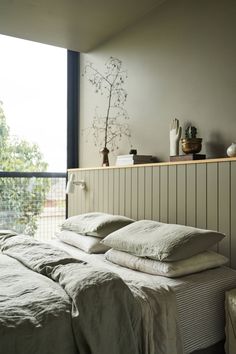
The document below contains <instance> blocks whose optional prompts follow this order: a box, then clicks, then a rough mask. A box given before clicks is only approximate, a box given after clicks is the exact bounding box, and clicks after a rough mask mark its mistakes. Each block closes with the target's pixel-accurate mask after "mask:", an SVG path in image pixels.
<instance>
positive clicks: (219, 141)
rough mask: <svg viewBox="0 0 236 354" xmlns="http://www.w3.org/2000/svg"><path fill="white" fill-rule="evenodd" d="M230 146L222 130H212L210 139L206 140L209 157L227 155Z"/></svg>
mask: <svg viewBox="0 0 236 354" xmlns="http://www.w3.org/2000/svg"><path fill="white" fill-rule="evenodd" d="M228 146H229V143H228V142H226V141H225V140H224V137H223V136H222V134H221V133H220V132H218V131H215V132H212V133H211V134H210V139H209V141H206V142H205V149H206V155H207V158H217V157H226V156H227V154H226V150H227V147H228Z"/></svg>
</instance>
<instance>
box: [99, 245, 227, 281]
mask: <svg viewBox="0 0 236 354" xmlns="http://www.w3.org/2000/svg"><path fill="white" fill-rule="evenodd" d="M105 258H106V259H107V260H108V261H110V262H112V263H115V264H118V265H120V266H123V267H126V268H131V269H134V270H138V271H140V272H144V273H149V274H154V275H161V276H164V277H168V278H176V277H181V276H183V275H187V274H193V273H197V272H201V271H203V270H206V269H212V268H216V267H220V266H221V265H224V264H226V263H228V258H226V257H224V256H222V255H221V254H218V253H215V252H213V251H205V252H202V253H199V254H197V255H195V256H192V257H190V258H187V259H184V260H181V261H176V262H160V261H154V260H152V259H148V258H140V257H137V256H133V255H131V254H129V253H126V252H122V251H117V250H113V249H111V250H110V251H107V252H106V253H105Z"/></svg>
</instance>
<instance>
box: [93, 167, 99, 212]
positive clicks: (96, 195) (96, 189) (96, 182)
mask: <svg viewBox="0 0 236 354" xmlns="http://www.w3.org/2000/svg"><path fill="white" fill-rule="evenodd" d="M98 174H99V170H95V171H94V211H99V204H98V198H99V179H98V178H99V177H98Z"/></svg>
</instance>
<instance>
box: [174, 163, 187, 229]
mask: <svg viewBox="0 0 236 354" xmlns="http://www.w3.org/2000/svg"><path fill="white" fill-rule="evenodd" d="M176 178H177V224H181V225H185V224H186V166H185V165H180V166H177V174H176Z"/></svg>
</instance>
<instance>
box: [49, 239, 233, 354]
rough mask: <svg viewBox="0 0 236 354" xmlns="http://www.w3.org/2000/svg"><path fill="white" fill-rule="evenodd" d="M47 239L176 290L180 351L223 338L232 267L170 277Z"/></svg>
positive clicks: (134, 276) (101, 264) (133, 276)
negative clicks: (144, 270)
mask: <svg viewBox="0 0 236 354" xmlns="http://www.w3.org/2000/svg"><path fill="white" fill-rule="evenodd" d="M49 242H50V243H52V244H54V245H55V246H58V247H60V248H63V249H64V250H66V251H67V252H69V253H70V254H71V255H72V256H73V257H75V258H79V259H82V260H84V261H86V262H90V263H93V264H96V265H97V266H99V267H103V268H104V267H105V268H106V269H109V270H110V271H113V272H115V273H117V274H118V275H119V276H120V277H121V278H122V279H123V280H124V281H125V282H126V283H127V284H128V283H129V281H131V280H137V281H138V282H140V283H145V285H146V286H148V284H150V285H152V286H153V284H159V285H162V286H169V287H170V288H171V289H172V290H173V291H174V292H175V294H176V300H177V308H178V317H179V330H180V332H181V335H182V339H183V346H184V354H189V353H192V352H193V351H195V350H200V349H204V348H207V347H209V346H211V345H213V344H215V343H217V342H219V341H221V340H222V339H224V336H225V330H224V323H225V320H224V294H225V291H226V290H230V289H232V288H235V287H236V271H235V270H232V269H230V268H228V267H219V268H215V269H211V270H207V271H204V272H200V273H196V274H192V275H188V276H185V277H181V278H176V279H170V278H166V277H161V276H155V275H150V274H146V273H141V272H138V271H134V270H131V269H127V268H124V267H120V266H118V265H115V264H112V263H110V262H108V261H106V260H105V259H104V255H103V254H96V255H95V254H92V255H90V254H87V253H85V252H83V251H80V250H79V249H77V248H75V247H73V246H70V245H67V244H65V243H63V242H61V241H59V240H51V241H49Z"/></svg>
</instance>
